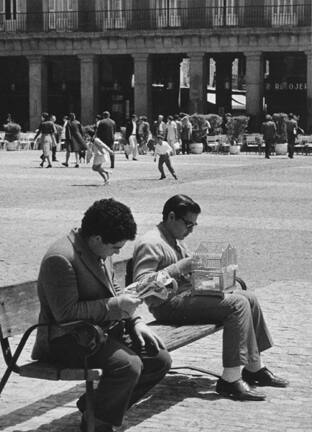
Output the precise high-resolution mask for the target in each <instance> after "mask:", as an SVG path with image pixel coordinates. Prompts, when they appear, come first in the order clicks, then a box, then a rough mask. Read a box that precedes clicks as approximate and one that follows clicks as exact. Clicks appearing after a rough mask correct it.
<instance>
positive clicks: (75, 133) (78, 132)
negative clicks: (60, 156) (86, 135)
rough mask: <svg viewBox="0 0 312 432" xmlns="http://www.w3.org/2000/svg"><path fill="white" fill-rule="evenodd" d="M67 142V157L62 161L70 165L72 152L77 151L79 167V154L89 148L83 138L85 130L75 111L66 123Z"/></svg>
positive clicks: (76, 165) (77, 165) (77, 166)
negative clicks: (83, 130)
mask: <svg viewBox="0 0 312 432" xmlns="http://www.w3.org/2000/svg"><path fill="white" fill-rule="evenodd" d="M65 143H66V159H65V162H63V163H62V165H64V166H65V167H68V162H69V158H70V154H71V153H75V160H76V164H75V168H79V154H80V152H81V151H82V150H87V146H86V143H85V142H84V139H83V132H82V127H81V124H80V122H79V121H78V120H77V119H76V115H75V113H70V114H69V115H68V121H67V122H66V125H65Z"/></svg>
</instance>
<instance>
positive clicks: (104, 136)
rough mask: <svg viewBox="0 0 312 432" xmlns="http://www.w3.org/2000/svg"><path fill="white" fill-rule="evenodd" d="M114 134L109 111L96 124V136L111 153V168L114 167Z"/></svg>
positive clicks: (113, 125)
mask: <svg viewBox="0 0 312 432" xmlns="http://www.w3.org/2000/svg"><path fill="white" fill-rule="evenodd" d="M115 132H116V123H115V121H114V120H113V119H111V118H110V113H109V111H104V112H103V118H102V119H101V120H99V121H98V122H97V125H96V132H95V134H96V136H97V137H98V138H100V140H101V141H103V143H105V144H106V145H107V146H108V147H109V148H110V149H111V150H112V151H113V152H112V153H110V155H109V157H110V163H111V166H110V167H111V168H114V167H115V154H114V139H115Z"/></svg>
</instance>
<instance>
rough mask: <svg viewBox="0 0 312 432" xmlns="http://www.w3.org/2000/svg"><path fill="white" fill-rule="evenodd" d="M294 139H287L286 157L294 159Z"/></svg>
mask: <svg viewBox="0 0 312 432" xmlns="http://www.w3.org/2000/svg"><path fill="white" fill-rule="evenodd" d="M295 140H296V139H295V137H291V138H288V156H289V157H291V158H292V157H294V147H295Z"/></svg>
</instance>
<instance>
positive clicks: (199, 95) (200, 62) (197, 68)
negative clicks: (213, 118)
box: [188, 53, 207, 114]
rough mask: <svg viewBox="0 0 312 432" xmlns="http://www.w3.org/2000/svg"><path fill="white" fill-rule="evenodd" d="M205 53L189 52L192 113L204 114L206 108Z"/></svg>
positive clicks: (190, 104) (190, 105) (190, 109)
mask: <svg viewBox="0 0 312 432" xmlns="http://www.w3.org/2000/svg"><path fill="white" fill-rule="evenodd" d="M204 55H205V53H192V54H188V57H189V59H190V101H189V113H190V114H193V113H198V114H202V113H204V111H205V108H206V99H207V90H206V76H205V70H206V63H205V57H204Z"/></svg>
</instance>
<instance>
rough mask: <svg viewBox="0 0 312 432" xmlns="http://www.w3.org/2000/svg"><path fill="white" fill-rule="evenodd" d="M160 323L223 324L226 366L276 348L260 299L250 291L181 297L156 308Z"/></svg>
mask: <svg viewBox="0 0 312 432" xmlns="http://www.w3.org/2000/svg"><path fill="white" fill-rule="evenodd" d="M152 313H153V315H154V316H155V318H156V319H157V321H159V322H163V323H171V324H173V323H174V324H196V323H197V324H199V323H201V324H206V323H207V324H209V323H211V324H223V326H224V330H223V352H222V361H223V366H224V367H236V366H240V365H247V364H248V363H249V362H256V361H259V359H260V352H262V351H264V350H266V349H268V348H270V347H271V346H272V345H273V341H272V338H271V336H270V333H269V330H268V328H267V325H266V323H265V320H264V317H263V313H262V310H261V306H260V304H259V302H258V299H257V297H256V296H255V294H254V293H252V292H250V291H242V292H240V291H239V292H235V293H231V294H230V293H228V294H225V296H224V298H220V297H217V296H191V295H189V294H187V295H177V296H175V297H173V298H172V299H170V300H169V301H167V302H165V303H163V304H161V305H159V306H157V307H154V308H153V309H152Z"/></svg>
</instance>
